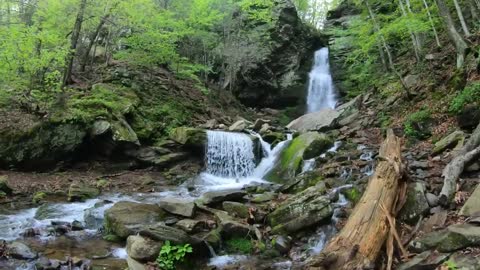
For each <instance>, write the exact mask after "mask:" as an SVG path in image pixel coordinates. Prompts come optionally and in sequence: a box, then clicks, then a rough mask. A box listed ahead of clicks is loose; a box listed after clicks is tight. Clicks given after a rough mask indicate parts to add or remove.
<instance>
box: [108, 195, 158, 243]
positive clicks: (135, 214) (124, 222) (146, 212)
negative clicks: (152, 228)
mask: <svg viewBox="0 0 480 270" xmlns="http://www.w3.org/2000/svg"><path fill="white" fill-rule="evenodd" d="M165 216H166V213H165V212H164V211H163V210H162V209H161V208H160V207H159V206H157V205H154V204H144V203H135V202H126V201H123V202H118V203H116V204H115V205H114V206H112V208H110V209H108V210H107V211H105V220H104V227H105V233H106V234H113V235H116V236H118V237H119V238H121V239H126V238H127V237H128V236H129V235H133V234H135V233H136V232H138V231H139V230H140V229H141V228H142V227H144V226H147V225H151V224H155V223H157V222H160V221H162V220H163V219H164V218H165Z"/></svg>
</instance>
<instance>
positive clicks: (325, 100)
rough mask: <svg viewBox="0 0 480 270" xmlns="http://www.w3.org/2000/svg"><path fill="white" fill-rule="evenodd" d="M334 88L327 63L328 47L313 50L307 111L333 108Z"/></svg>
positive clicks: (334, 99)
mask: <svg viewBox="0 0 480 270" xmlns="http://www.w3.org/2000/svg"><path fill="white" fill-rule="evenodd" d="M336 103H337V101H336V95H335V89H334V87H333V80H332V74H331V73H330V65H329V63H328V48H321V49H320V50H318V51H316V52H315V63H314V66H313V68H312V70H311V71H310V74H309V83H308V95H307V110H308V111H307V112H308V113H311V112H317V111H319V110H321V109H326V108H331V109H334V108H335V105H336Z"/></svg>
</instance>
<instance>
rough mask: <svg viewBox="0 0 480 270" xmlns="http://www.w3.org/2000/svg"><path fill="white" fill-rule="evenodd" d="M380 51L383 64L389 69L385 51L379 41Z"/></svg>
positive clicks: (385, 68) (384, 67)
mask: <svg viewBox="0 0 480 270" xmlns="http://www.w3.org/2000/svg"><path fill="white" fill-rule="evenodd" d="M377 47H378V53H379V54H380V60H381V61H382V66H383V69H384V70H385V71H387V70H388V65H387V60H386V59H385V53H384V52H383V49H382V45H381V44H380V43H377Z"/></svg>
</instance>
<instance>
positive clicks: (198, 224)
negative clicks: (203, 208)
mask: <svg viewBox="0 0 480 270" xmlns="http://www.w3.org/2000/svg"><path fill="white" fill-rule="evenodd" d="M175 227H177V228H179V229H181V230H183V231H185V232H187V233H197V232H201V231H203V230H205V229H206V228H207V224H206V222H205V221H204V220H194V219H182V220H180V221H178V222H177V223H176V224H175Z"/></svg>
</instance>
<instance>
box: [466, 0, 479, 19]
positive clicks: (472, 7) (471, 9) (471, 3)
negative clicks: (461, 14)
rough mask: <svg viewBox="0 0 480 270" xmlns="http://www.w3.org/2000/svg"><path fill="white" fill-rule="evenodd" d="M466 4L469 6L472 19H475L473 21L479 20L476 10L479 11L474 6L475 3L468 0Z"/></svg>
mask: <svg viewBox="0 0 480 270" xmlns="http://www.w3.org/2000/svg"><path fill="white" fill-rule="evenodd" d="M468 6H469V8H470V13H471V14H472V19H473V20H474V21H475V22H477V23H478V22H480V17H479V15H478V12H479V8H477V7H476V6H475V3H474V1H473V0H469V1H468Z"/></svg>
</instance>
